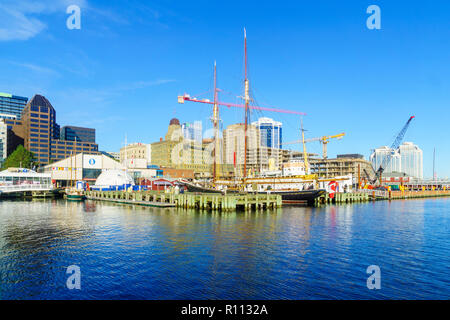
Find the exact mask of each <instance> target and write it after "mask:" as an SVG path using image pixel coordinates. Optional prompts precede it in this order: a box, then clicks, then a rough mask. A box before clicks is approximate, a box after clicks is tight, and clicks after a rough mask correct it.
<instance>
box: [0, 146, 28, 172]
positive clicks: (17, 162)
mask: <svg viewBox="0 0 450 320" xmlns="http://www.w3.org/2000/svg"><path fill="white" fill-rule="evenodd" d="M34 164H35V163H34V162H33V153H32V152H30V151H28V150H27V149H25V148H24V147H23V145H19V146H18V147H17V148H16V150H14V152H13V153H11V154H10V155H9V157H8V158H6V160H5V162H3V169H7V168H10V167H13V168H19V167H21V168H29V169H30V168H31V167H32V166H33V165H34Z"/></svg>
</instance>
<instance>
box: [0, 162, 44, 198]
mask: <svg viewBox="0 0 450 320" xmlns="http://www.w3.org/2000/svg"><path fill="white" fill-rule="evenodd" d="M52 188H53V185H52V181H51V175H50V174H48V173H37V172H36V171H33V170H30V169H26V168H8V169H6V170H3V171H1V172H0V194H1V193H3V192H4V193H8V192H20V191H28V190H29V191H33V190H43V189H52Z"/></svg>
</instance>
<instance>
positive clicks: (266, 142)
mask: <svg viewBox="0 0 450 320" xmlns="http://www.w3.org/2000/svg"><path fill="white" fill-rule="evenodd" d="M252 124H253V125H254V126H256V127H257V128H258V129H259V132H260V139H261V141H260V145H261V146H262V147H269V148H276V149H281V146H282V143H283V128H282V126H283V124H282V123H281V122H278V121H274V120H273V119H270V118H259V119H258V121H255V122H253V123H252Z"/></svg>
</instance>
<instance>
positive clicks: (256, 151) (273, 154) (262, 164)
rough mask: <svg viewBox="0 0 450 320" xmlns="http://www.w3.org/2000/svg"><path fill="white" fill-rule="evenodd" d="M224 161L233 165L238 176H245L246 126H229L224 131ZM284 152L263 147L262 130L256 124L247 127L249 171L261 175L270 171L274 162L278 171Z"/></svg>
mask: <svg viewBox="0 0 450 320" xmlns="http://www.w3.org/2000/svg"><path fill="white" fill-rule="evenodd" d="M223 150H224V152H223V161H224V163H225V164H229V165H233V166H234V167H235V168H236V174H238V175H241V174H243V169H244V163H245V125H244V124H242V123H238V124H232V125H229V126H228V127H227V128H226V129H225V130H224V131H223ZM282 159H283V153H282V150H281V149H279V148H271V147H267V146H263V145H261V137H260V130H259V129H258V127H257V126H256V125H254V124H251V125H248V127H247V165H246V167H247V170H250V171H251V172H250V173H252V172H253V173H259V172H262V171H265V170H269V169H270V166H269V164H270V163H271V162H272V163H273V166H274V167H275V168H276V169H279V168H280V167H281V163H282ZM247 174H248V172H247Z"/></svg>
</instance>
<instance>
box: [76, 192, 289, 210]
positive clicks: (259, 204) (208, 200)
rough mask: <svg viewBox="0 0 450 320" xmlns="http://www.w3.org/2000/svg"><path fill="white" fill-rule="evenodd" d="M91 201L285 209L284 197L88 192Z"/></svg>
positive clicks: (203, 207)
mask: <svg viewBox="0 0 450 320" xmlns="http://www.w3.org/2000/svg"><path fill="white" fill-rule="evenodd" d="M85 196H86V198H87V199H91V200H104V201H112V202H117V203H124V204H137V205H144V206H153V207H179V208H186V209H188V208H196V209H202V210H218V211H232V210H237V209H242V210H251V209H256V210H257V209H275V208H279V207H281V203H282V200H281V196H280V195H274V194H264V195H261V194H230V195H221V194H213V193H182V194H173V193H164V192H159V191H133V192H126V191H93V190H91V191H85Z"/></svg>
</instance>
